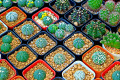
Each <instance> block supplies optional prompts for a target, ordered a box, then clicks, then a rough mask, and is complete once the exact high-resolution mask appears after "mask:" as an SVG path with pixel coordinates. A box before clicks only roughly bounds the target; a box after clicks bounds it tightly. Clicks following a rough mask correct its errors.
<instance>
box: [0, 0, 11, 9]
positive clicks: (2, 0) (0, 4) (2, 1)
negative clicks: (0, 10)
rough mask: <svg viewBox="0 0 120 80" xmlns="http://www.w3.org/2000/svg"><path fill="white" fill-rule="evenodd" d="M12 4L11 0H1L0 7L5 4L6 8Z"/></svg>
mask: <svg viewBox="0 0 120 80" xmlns="http://www.w3.org/2000/svg"><path fill="white" fill-rule="evenodd" d="M11 5H12V1H11V0H0V7H1V6H3V7H5V8H8V7H10V6H11Z"/></svg>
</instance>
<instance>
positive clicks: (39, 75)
mask: <svg viewBox="0 0 120 80" xmlns="http://www.w3.org/2000/svg"><path fill="white" fill-rule="evenodd" d="M33 76H34V79H36V80H44V79H45V78H46V72H45V71H43V70H42V69H37V70H36V71H35V72H34V73H33Z"/></svg>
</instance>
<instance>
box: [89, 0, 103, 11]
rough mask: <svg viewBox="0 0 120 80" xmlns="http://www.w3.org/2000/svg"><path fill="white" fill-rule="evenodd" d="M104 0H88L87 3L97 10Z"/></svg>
mask: <svg viewBox="0 0 120 80" xmlns="http://www.w3.org/2000/svg"><path fill="white" fill-rule="evenodd" d="M102 1H103V0H88V2H87V4H88V7H89V8H90V9H91V10H97V9H99V8H100V7H101V4H102Z"/></svg>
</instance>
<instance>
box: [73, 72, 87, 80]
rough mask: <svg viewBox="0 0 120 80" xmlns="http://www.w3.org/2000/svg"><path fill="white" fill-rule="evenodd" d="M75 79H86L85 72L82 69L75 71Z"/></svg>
mask: <svg viewBox="0 0 120 80" xmlns="http://www.w3.org/2000/svg"><path fill="white" fill-rule="evenodd" d="M74 78H75V80H84V79H85V73H84V72H83V71H81V70H78V71H76V72H75V73H74Z"/></svg>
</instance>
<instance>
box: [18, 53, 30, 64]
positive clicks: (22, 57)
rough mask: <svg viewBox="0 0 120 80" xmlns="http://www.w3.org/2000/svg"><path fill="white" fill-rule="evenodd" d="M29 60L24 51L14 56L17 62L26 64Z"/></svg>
mask: <svg viewBox="0 0 120 80" xmlns="http://www.w3.org/2000/svg"><path fill="white" fill-rule="evenodd" d="M28 58H29V54H28V53H27V52H26V51H20V52H18V53H17V55H16V59H17V61H20V62H26V61H27V60H28Z"/></svg>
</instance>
